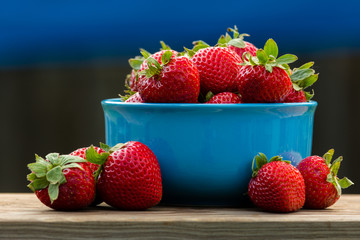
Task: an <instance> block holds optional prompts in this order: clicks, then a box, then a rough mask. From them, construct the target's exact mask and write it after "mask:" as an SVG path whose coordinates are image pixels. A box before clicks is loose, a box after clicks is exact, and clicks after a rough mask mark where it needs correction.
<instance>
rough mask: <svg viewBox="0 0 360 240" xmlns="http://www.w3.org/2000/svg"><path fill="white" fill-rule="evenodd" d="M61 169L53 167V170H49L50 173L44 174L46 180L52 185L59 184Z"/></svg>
mask: <svg viewBox="0 0 360 240" xmlns="http://www.w3.org/2000/svg"><path fill="white" fill-rule="evenodd" d="M62 174H63V173H62V169H61V167H60V166H57V167H54V168H53V169H51V170H50V171H48V172H47V174H46V179H47V180H48V181H49V182H50V183H52V184H56V183H59V182H60V180H61V175H62Z"/></svg>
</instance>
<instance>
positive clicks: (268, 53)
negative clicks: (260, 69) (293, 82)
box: [241, 38, 298, 74]
mask: <svg viewBox="0 0 360 240" xmlns="http://www.w3.org/2000/svg"><path fill="white" fill-rule="evenodd" d="M278 54H279V50H278V46H277V44H276V42H275V41H274V40H273V39H271V38H270V39H269V40H267V41H266V43H265V46H264V49H258V50H257V51H256V57H254V56H251V55H250V53H248V52H245V53H244V55H243V56H242V58H243V61H244V62H243V63H241V65H243V66H245V65H251V66H264V67H265V69H266V70H267V71H268V72H270V73H271V72H272V70H273V68H274V67H279V68H282V69H284V70H285V71H286V72H287V73H288V74H289V73H290V67H289V65H288V64H290V63H293V62H295V61H296V60H297V59H298V58H297V56H295V55H293V54H284V55H282V56H280V57H278Z"/></svg>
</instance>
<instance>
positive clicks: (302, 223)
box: [0, 194, 360, 239]
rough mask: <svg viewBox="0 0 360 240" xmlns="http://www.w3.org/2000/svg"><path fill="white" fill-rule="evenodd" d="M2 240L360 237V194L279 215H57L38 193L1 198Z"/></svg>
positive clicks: (208, 211)
mask: <svg viewBox="0 0 360 240" xmlns="http://www.w3.org/2000/svg"><path fill="white" fill-rule="evenodd" d="M0 239H360V195H343V196H342V197H341V199H340V200H339V201H338V202H337V203H336V204H335V205H334V206H332V207H330V208H329V209H326V210H304V209H303V210H300V211H298V212H295V213H289V214H275V213H267V212H262V211H260V210H258V209H256V208H209V207H168V206H157V207H154V208H151V209H148V210H145V211H120V210H115V209H113V208H111V207H109V206H107V205H105V204H102V205H100V206H98V207H94V208H88V209H86V210H82V211H77V212H59V211H54V210H51V209H49V208H47V207H46V206H44V205H42V203H40V201H39V200H38V199H37V198H36V196H35V195H34V194H0Z"/></svg>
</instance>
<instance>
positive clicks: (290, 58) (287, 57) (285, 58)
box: [276, 54, 298, 65]
mask: <svg viewBox="0 0 360 240" xmlns="http://www.w3.org/2000/svg"><path fill="white" fill-rule="evenodd" d="M297 59H298V57H297V56H295V55H293V54H284V55H282V56H281V57H279V58H278V59H276V62H277V63H278V64H280V65H282V64H289V63H293V62H295V61H296V60H297Z"/></svg>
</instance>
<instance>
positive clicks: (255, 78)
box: [237, 39, 297, 103]
mask: <svg viewBox="0 0 360 240" xmlns="http://www.w3.org/2000/svg"><path fill="white" fill-rule="evenodd" d="M245 56H246V57H247V59H249V60H248V61H247V60H246V59H244V60H245V62H244V63H242V65H243V66H242V68H241V69H240V74H239V75H240V76H239V81H238V88H237V90H238V92H239V93H240V94H241V96H242V100H243V102H246V103H259V102H260V103H261V102H262V103H276V102H283V101H284V99H285V98H286V97H287V96H288V95H289V94H290V92H291V90H292V88H293V86H292V82H291V80H290V77H289V75H288V73H287V71H286V70H289V66H288V64H289V63H292V62H294V61H296V60H297V57H296V56H295V55H292V54H285V55H282V56H281V57H279V58H277V56H278V47H277V44H276V43H275V41H274V40H273V39H269V40H268V41H267V42H266V44H265V46H264V50H263V49H258V50H257V51H256V57H253V56H251V55H250V54H248V53H247V54H246V55H245Z"/></svg>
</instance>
